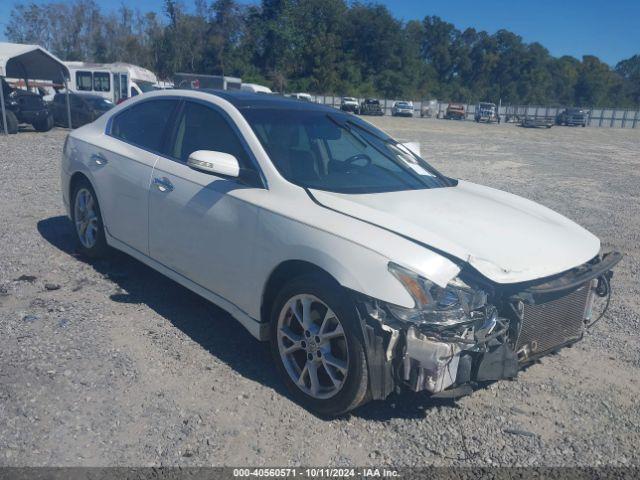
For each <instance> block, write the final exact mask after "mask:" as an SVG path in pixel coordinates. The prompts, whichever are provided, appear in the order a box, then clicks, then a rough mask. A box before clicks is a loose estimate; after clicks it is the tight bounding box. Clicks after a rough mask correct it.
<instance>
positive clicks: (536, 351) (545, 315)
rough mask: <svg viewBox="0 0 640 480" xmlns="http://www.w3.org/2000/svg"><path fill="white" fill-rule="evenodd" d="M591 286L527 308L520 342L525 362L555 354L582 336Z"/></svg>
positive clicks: (587, 285)
mask: <svg viewBox="0 0 640 480" xmlns="http://www.w3.org/2000/svg"><path fill="white" fill-rule="evenodd" d="M588 296H589V283H587V284H585V285H583V286H582V287H580V288H578V289H577V290H574V291H572V292H571V293H569V294H567V295H564V296H562V297H559V298H554V299H553V300H549V301H547V302H544V303H537V304H535V305H526V304H525V305H524V309H523V317H522V318H523V319H522V327H521V329H520V335H519V336H518V340H517V342H516V352H520V351H521V350H522V352H520V357H521V359H523V360H524V359H526V358H527V357H530V356H536V355H540V354H543V353H545V352H548V351H550V350H553V349H554V348H556V347H559V346H561V345H564V344H566V343H568V342H571V341H574V340H578V339H579V338H580V337H581V336H582V330H583V325H584V324H583V321H584V314H585V307H586V305H587V298H588Z"/></svg>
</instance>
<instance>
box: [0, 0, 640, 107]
mask: <svg viewBox="0 0 640 480" xmlns="http://www.w3.org/2000/svg"><path fill="white" fill-rule="evenodd" d="M193 5H194V6H193V8H192V9H191V10H189V9H187V8H186V7H185V6H184V4H183V3H182V2H181V1H180V0H164V8H163V12H162V13H161V14H158V13H156V12H147V13H145V14H141V13H140V12H138V11H137V10H136V9H135V8H130V7H128V6H126V5H124V4H123V5H122V6H121V7H120V9H119V10H118V11H116V12H114V13H109V14H105V13H103V12H102V11H101V10H100V8H99V7H98V5H97V3H96V2H95V0H72V1H70V2H66V1H63V0H54V1H47V0H44V1H38V2H35V1H34V2H33V3H29V4H16V5H15V6H14V7H13V9H12V11H11V13H10V16H9V21H8V22H7V26H6V28H5V34H6V36H7V38H8V39H9V40H10V41H14V42H19V43H36V44H39V45H42V46H44V47H45V48H47V49H49V50H51V51H52V52H53V53H54V54H56V55H57V56H59V57H61V58H62V59H64V60H85V61H94V62H100V63H108V62H115V61H124V62H130V63H134V64H139V65H141V66H144V67H147V68H149V69H151V70H153V71H155V72H156V73H157V74H158V75H159V76H160V77H161V78H170V77H171V76H172V75H173V74H174V73H176V72H195V73H204V74H221V75H231V76H238V77H241V78H242V79H243V80H244V81H246V82H257V83H263V84H268V85H269V86H271V87H272V88H274V89H275V90H278V91H285V90H289V91H291V90H297V91H307V90H308V91H313V92H317V93H334V94H335V93H338V94H344V95H359V96H385V97H395V98H425V97H434V96H435V97H437V98H441V99H443V100H449V101H468V102H477V101H483V100H488V101H493V102H496V103H497V102H498V101H499V100H502V101H503V102H505V103H511V104H517V103H531V104H560V105H572V104H578V105H587V106H614V105H615V106H631V105H638V104H639V103H640V55H635V56H633V57H631V58H629V59H627V60H624V61H621V62H620V63H618V65H616V67H615V69H611V68H610V67H609V66H608V65H606V64H605V63H603V62H601V61H600V60H599V59H598V58H596V57H594V56H589V55H588V56H585V57H583V58H582V59H581V60H579V59H576V58H573V57H569V56H563V57H560V58H554V57H552V56H551V55H550V53H549V51H548V50H547V49H546V48H545V47H544V46H543V45H540V44H539V43H531V44H527V43H525V42H524V41H523V40H522V38H521V37H520V36H518V35H516V34H515V33H513V32H510V31H508V30H499V31H498V32H496V33H494V34H489V33H487V32H484V31H477V30H475V29H473V28H467V29H465V30H464V31H461V30H459V29H458V28H456V26H455V25H453V24H451V23H449V22H446V21H444V20H442V19H441V18H439V17H437V16H427V17H425V18H424V19H422V20H410V21H408V22H406V23H405V22H402V21H400V20H398V19H397V18H395V17H394V16H393V15H392V14H391V12H390V11H389V9H388V8H387V7H385V6H383V5H379V4H375V3H361V2H360V1H355V2H351V1H347V0H262V1H261V3H259V4H251V5H243V4H242V3H240V0H194V2H193Z"/></svg>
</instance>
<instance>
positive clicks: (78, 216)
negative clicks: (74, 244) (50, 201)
mask: <svg viewBox="0 0 640 480" xmlns="http://www.w3.org/2000/svg"><path fill="white" fill-rule="evenodd" d="M71 221H72V222H73V226H74V231H75V232H76V238H77V240H78V244H79V246H80V247H79V248H80V252H81V253H82V254H83V255H85V256H87V257H89V258H100V257H104V256H105V255H106V254H107V253H108V251H109V247H108V245H107V240H106V238H105V234H104V225H103V223H102V214H101V213H100V205H98V197H97V196H96V192H95V191H94V189H93V187H92V186H91V184H90V183H89V181H88V180H86V179H82V180H80V181H79V182H78V183H77V184H76V185H75V186H74V188H73V191H72V192H71Z"/></svg>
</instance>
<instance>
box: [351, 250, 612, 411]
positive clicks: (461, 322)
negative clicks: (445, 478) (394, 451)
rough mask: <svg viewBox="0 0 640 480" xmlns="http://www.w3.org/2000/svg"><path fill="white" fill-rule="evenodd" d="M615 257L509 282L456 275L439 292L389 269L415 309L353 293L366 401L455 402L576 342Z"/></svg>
mask: <svg viewBox="0 0 640 480" xmlns="http://www.w3.org/2000/svg"><path fill="white" fill-rule="evenodd" d="M621 258H622V256H621V255H620V254H619V253H617V252H613V253H610V254H605V255H602V256H598V257H596V258H594V259H593V260H592V261H591V262H588V263H587V264H585V265H582V266H580V267H577V268H575V269H572V270H571V271H569V272H564V273H562V274H560V275H556V276H553V277H549V278H546V279H543V280H539V281H536V282H526V283H523V284H512V285H499V284H494V283H492V282H489V281H487V280H486V279H484V278H482V277H480V276H478V275H477V274H473V273H465V272H464V270H463V272H462V273H461V274H460V276H459V277H456V278H455V279H453V280H452V281H450V282H449V284H448V285H447V286H446V288H442V287H440V286H438V285H436V284H434V283H432V282H430V281H429V280H426V279H424V278H422V277H420V276H419V275H417V274H415V273H414V272H411V271H410V270H407V269H405V268H403V267H401V266H399V265H396V264H393V263H390V264H389V271H390V272H391V273H392V274H393V275H394V276H395V277H396V278H397V279H398V280H399V281H400V283H402V284H403V286H404V287H405V288H406V289H407V291H408V292H409V293H410V295H411V296H412V297H413V299H414V300H415V307H414V308H402V307H398V306H396V305H391V304H387V303H384V302H380V301H378V300H375V299H371V298H368V297H363V296H358V297H357V302H356V304H357V307H358V312H359V314H360V317H361V321H362V325H363V333H364V340H365V343H366V345H367V357H368V358H367V360H368V364H369V374H370V375H369V377H370V389H371V396H372V398H374V399H383V398H386V397H387V396H388V395H389V393H391V392H392V391H393V390H394V389H396V388H398V387H399V386H404V387H407V388H409V389H411V390H413V391H416V392H418V391H427V392H429V393H431V394H433V395H434V396H440V397H458V396H463V395H466V394H468V393H470V392H471V389H472V388H471V387H472V385H474V384H477V383H481V382H487V381H495V380H500V379H508V378H514V377H515V376H516V375H517V373H518V370H519V369H520V367H521V366H522V365H525V364H527V363H529V362H531V361H533V360H535V359H536V358H539V357H540V356H543V355H545V354H548V353H551V352H553V351H555V350H557V349H559V348H561V347H563V346H566V345H569V344H571V343H574V342H576V341H578V340H580V339H581V338H582V335H583V333H584V331H585V328H588V327H589V326H591V325H593V323H595V321H597V319H596V320H593V319H592V310H593V303H594V299H595V298H596V297H597V296H599V297H606V298H607V306H608V299H609V295H610V292H611V288H610V279H611V276H612V271H611V269H612V268H613V266H614V265H616V264H617V263H618V262H619V261H620V259H621ZM605 310H606V306H605ZM603 314H604V312H603ZM601 316H602V315H601Z"/></svg>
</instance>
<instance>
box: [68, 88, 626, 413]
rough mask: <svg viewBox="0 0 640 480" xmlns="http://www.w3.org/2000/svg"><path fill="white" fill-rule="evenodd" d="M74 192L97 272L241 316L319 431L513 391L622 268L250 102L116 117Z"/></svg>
mask: <svg viewBox="0 0 640 480" xmlns="http://www.w3.org/2000/svg"><path fill="white" fill-rule="evenodd" d="M62 187H63V188H62V191H63V197H64V203H65V205H66V207H67V210H68V213H69V216H70V218H71V219H72V222H73V225H74V228H75V231H76V233H77V237H78V240H79V245H80V249H81V251H82V252H83V253H84V254H85V255H87V256H89V257H98V256H101V255H104V254H105V253H107V251H108V249H109V247H113V248H116V249H118V250H121V251H123V252H125V253H127V254H129V255H131V256H133V257H135V258H136V259H138V260H140V261H141V262H143V263H145V264H147V265H149V266H151V267H152V268H154V269H156V270H157V271H159V272H161V273H163V274H164V275H167V276H168V277H170V278H172V279H173V280H175V281H176V282H178V283H180V284H182V285H184V286H185V287H187V288H189V289H191V290H193V291H194V292H196V293H198V294H200V295H202V296H203V297H205V298H207V299H209V300H210V301H212V302H214V303H216V304H218V305H220V306H221V307H223V308H224V309H226V310H228V311H229V312H230V313H231V315H232V316H233V317H234V318H236V319H237V320H238V321H239V322H240V323H241V324H242V325H243V326H244V327H246V328H247V329H248V330H249V332H251V334H253V335H254V336H255V337H256V338H258V339H260V340H265V341H267V340H268V341H270V343H271V347H272V351H273V356H274V359H275V362H276V364H277V367H278V370H279V371H280V373H281V374H282V378H283V379H284V382H285V383H286V384H287V385H288V387H289V388H290V390H291V392H292V393H293V395H294V397H295V398H296V399H297V400H298V401H299V402H301V403H302V404H303V405H305V406H306V407H308V408H310V409H312V410H314V411H316V412H319V413H321V414H324V415H338V414H342V413H345V412H347V411H349V410H351V409H353V408H355V407H357V406H358V405H360V404H362V403H363V402H365V401H366V400H369V399H383V398H386V397H387V396H388V395H389V394H390V393H391V392H392V391H394V390H396V389H397V388H398V387H403V388H408V389H411V390H414V391H423V390H424V391H427V392H429V393H430V394H433V395H440V396H444V395H448V396H459V395H463V394H466V393H468V392H469V390H470V386H471V385H474V384H477V383H480V382H485V381H495V380H499V379H502V378H511V377H513V376H515V375H516V374H517V371H518V369H519V368H520V367H521V366H522V365H524V364H526V363H528V362H531V361H532V360H534V359H536V358H537V357H539V356H541V355H544V354H546V353H549V352H551V351H554V350H557V349H558V348H560V347H562V346H564V345H568V344H570V343H572V342H575V341H577V340H579V339H580V338H581V336H582V334H583V332H584V329H585V328H586V327H587V326H588V325H589V323H590V322H593V321H594V319H592V316H593V315H592V314H591V305H592V303H593V300H594V298H595V297H597V296H601V297H605V296H608V295H609V293H610V288H609V285H610V282H609V279H610V277H611V268H612V267H613V265H615V264H616V263H617V261H619V259H620V258H621V256H620V254H618V253H615V252H614V253H609V254H602V253H601V252H600V241H599V240H598V238H596V237H595V236H593V235H592V234H590V233H589V232H588V231H586V230H585V229H583V228H582V227H580V226H578V225H577V224H575V223H573V222H572V221H570V220H568V219H567V218H565V217H563V216H561V215H559V214H557V213H555V212H553V211H551V210H549V209H547V208H545V207H543V206H541V205H538V204H536V203H533V202H531V201H529V200H525V199H524V198H520V197H517V196H515V195H511V194H509V193H505V192H501V191H498V190H494V189H491V188H487V187H482V186H479V185H474V184H472V183H469V182H464V181H459V180H455V179H452V178H448V177H446V176H445V175H443V174H441V173H440V172H438V171H436V170H435V169H434V168H432V167H431V166H430V165H429V164H427V163H426V162H425V161H424V160H423V159H421V158H420V157H419V156H417V155H416V154H415V153H413V151H412V150H410V149H408V148H407V147H406V146H405V145H403V144H400V143H398V142H396V141H395V140H393V139H392V138H391V137H389V136H388V135H387V134H385V133H383V132H382V131H380V130H378V129H377V128H375V127H374V126H372V125H371V124H369V123H367V122H364V121H363V120H361V119H359V118H357V117H354V116H353V115H350V114H346V113H343V112H339V111H337V110H335V109H333V108H331V107H325V106H321V105H317V104H313V103H305V102H300V101H296V100H292V99H287V98H283V97H276V96H266V95H256V94H251V93H245V92H233V93H232V92H224V91H180V90H172V91H160V92H154V93H147V94H145V95H143V96H140V97H138V98H135V99H131V100H128V101H127V102H124V103H122V104H121V105H119V106H118V107H116V108H114V109H113V110H111V111H109V112H108V113H106V114H105V115H103V116H102V117H100V118H99V119H98V120H96V121H95V122H93V123H92V124H89V125H86V126H84V127H82V128H80V129H78V130H75V131H73V132H72V133H71V134H70V135H69V137H68V139H67V141H66V144H65V147H64V155H63V161H62Z"/></svg>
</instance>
